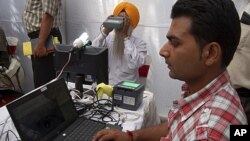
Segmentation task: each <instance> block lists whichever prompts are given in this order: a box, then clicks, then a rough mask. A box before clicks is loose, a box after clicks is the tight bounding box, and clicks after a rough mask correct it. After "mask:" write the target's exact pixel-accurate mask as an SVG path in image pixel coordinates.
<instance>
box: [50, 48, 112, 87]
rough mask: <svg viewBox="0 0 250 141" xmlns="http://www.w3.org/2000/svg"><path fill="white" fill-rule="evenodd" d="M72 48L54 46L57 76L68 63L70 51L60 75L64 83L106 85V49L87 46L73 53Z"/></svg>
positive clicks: (76, 49)
mask: <svg viewBox="0 0 250 141" xmlns="http://www.w3.org/2000/svg"><path fill="white" fill-rule="evenodd" d="M72 48H73V46H71V45H62V44H60V45H56V50H55V55H54V63H55V69H56V71H57V74H58V73H59V72H60V71H61V70H62V68H63V66H64V65H65V64H66V62H67V61H68V58H69V51H70V50H71V59H70V61H69V63H68V65H67V66H66V67H65V69H64V70H63V73H62V76H63V77H64V78H65V80H66V81H70V82H74V83H75V82H79V83H82V84H92V83H94V82H96V83H97V84H98V83H101V82H104V83H106V84H108V48H104V47H92V46H87V47H84V48H75V49H74V50H73V51H72ZM79 76H82V80H81V77H79ZM76 86H78V85H76Z"/></svg>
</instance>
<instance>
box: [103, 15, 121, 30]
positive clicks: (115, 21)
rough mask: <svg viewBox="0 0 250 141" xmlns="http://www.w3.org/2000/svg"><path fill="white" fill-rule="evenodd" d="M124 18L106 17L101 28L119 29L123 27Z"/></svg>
mask: <svg viewBox="0 0 250 141" xmlns="http://www.w3.org/2000/svg"><path fill="white" fill-rule="evenodd" d="M123 21H124V18H123V17H120V16H114V17H108V18H107V19H106V20H105V21H104V22H103V26H104V27H106V28H109V29H121V28H122V27H123Z"/></svg>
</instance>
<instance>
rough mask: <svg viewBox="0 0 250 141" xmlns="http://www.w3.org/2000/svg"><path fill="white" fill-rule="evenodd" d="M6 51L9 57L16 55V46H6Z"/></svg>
mask: <svg viewBox="0 0 250 141" xmlns="http://www.w3.org/2000/svg"><path fill="white" fill-rule="evenodd" d="M7 50H8V53H9V54H10V55H14V54H15V53H16V46H11V45H8V46H7Z"/></svg>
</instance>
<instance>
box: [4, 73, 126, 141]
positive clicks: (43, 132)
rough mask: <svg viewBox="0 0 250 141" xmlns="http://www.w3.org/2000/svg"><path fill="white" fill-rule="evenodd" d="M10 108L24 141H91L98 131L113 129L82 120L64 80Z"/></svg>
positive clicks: (35, 92) (84, 118)
mask: <svg viewBox="0 0 250 141" xmlns="http://www.w3.org/2000/svg"><path fill="white" fill-rule="evenodd" d="M6 107H7V109H8V111H9V114H10V117H11V118H12V121H13V123H14V125H15V127H16V129H17V132H18V134H19V136H20V138H21V140H22V141H51V140H55V141H63V140H69V141H72V140H79V141H91V140H92V137H93V136H94V134H95V133H96V132H97V131H99V130H101V129H103V128H106V127H107V126H110V125H108V124H105V123H102V122H98V121H94V120H91V119H87V118H86V117H79V115H78V113H77V110H76V108H75V106H74V103H73V100H72V98H71V95H70V93H69V90H68V88H67V85H66V83H65V81H64V79H63V78H61V79H58V80H52V81H51V82H49V83H47V84H45V85H43V86H41V87H39V88H37V89H35V90H33V91H31V92H29V93H27V94H26V95H24V96H22V97H20V98H18V99H17V100H15V101H13V102H11V103H9V104H8V105H6ZM89 124H90V125H89ZM118 128H120V127H118ZM120 129H121V128H120ZM82 134H86V135H82ZM76 137H78V138H76ZM75 138H76V139H75Z"/></svg>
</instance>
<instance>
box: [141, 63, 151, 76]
mask: <svg viewBox="0 0 250 141" xmlns="http://www.w3.org/2000/svg"><path fill="white" fill-rule="evenodd" d="M148 70H149V65H143V66H141V67H140V68H139V76H140V77H147V76H148Z"/></svg>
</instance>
